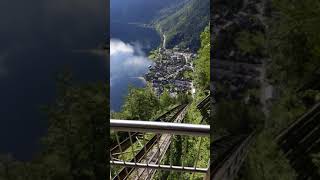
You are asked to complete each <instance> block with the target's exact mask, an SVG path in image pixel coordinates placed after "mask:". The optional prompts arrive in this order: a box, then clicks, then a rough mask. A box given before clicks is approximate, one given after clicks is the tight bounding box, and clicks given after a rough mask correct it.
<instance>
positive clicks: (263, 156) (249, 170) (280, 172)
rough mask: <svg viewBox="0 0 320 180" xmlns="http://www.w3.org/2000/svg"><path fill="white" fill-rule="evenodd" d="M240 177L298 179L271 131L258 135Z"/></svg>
mask: <svg viewBox="0 0 320 180" xmlns="http://www.w3.org/2000/svg"><path fill="white" fill-rule="evenodd" d="M243 172H246V173H243ZM240 176H241V178H239V180H256V179H264V180H275V179H281V180H294V179H296V174H295V171H294V170H293V169H292V168H291V167H290V165H289V162H288V160H287V159H286V158H285V157H284V155H283V154H282V153H281V152H280V151H279V149H278V146H277V145H276V144H275V142H274V139H273V134H272V133H271V132H270V131H269V132H267V131H264V132H263V133H261V134H260V135H258V137H257V140H256V143H255V144H254V145H253V147H252V148H251V149H250V151H249V156H248V158H247V160H246V161H245V164H244V167H243V170H240Z"/></svg>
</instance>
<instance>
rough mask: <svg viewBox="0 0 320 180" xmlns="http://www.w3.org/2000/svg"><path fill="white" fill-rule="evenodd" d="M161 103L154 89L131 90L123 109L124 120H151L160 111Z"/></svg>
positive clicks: (131, 88) (148, 87)
mask: <svg viewBox="0 0 320 180" xmlns="http://www.w3.org/2000/svg"><path fill="white" fill-rule="evenodd" d="M159 109H160V102H159V99H158V97H157V96H156V94H155V93H154V92H153V90H152V87H150V86H147V87H146V88H133V87H130V88H129V92H128V95H127V97H126V98H125V102H124V105H123V107H122V110H121V111H122V115H123V117H124V118H127V119H133V120H151V119H152V118H153V117H154V116H155V115H156V114H157V112H158V111H159Z"/></svg>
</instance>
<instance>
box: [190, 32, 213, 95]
mask: <svg viewBox="0 0 320 180" xmlns="http://www.w3.org/2000/svg"><path fill="white" fill-rule="evenodd" d="M194 66H195V72H194V80H195V82H196V87H197V88H199V89H202V90H205V89H209V86H210V26H207V27H206V28H205V30H204V31H203V32H202V33H201V48H200V49H199V51H198V58H197V59H196V60H195V61H194Z"/></svg>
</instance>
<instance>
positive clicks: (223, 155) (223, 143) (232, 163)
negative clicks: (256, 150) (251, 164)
mask: <svg viewBox="0 0 320 180" xmlns="http://www.w3.org/2000/svg"><path fill="white" fill-rule="evenodd" d="M254 137H255V131H253V132H251V133H247V134H240V135H229V136H224V137H221V138H219V139H217V140H215V141H214V142H213V143H212V144H211V148H212V151H211V153H212V154H211V164H210V179H213V180H216V179H219V180H231V179H234V178H235V177H236V176H237V173H238V171H239V169H240V167H241V165H242V163H243V161H244V160H245V158H246V155H247V153H248V149H249V146H250V145H251V144H252V142H253V140H254ZM207 179H209V178H207Z"/></svg>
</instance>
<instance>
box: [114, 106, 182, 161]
mask: <svg viewBox="0 0 320 180" xmlns="http://www.w3.org/2000/svg"><path fill="white" fill-rule="evenodd" d="M182 106H183V105H177V106H175V107H174V108H172V109H171V110H170V111H167V112H166V113H164V114H162V115H160V116H159V117H158V118H157V119H155V120H154V121H163V122H167V120H166V119H168V118H170V114H172V113H174V112H175V111H177V110H179V108H181V107H182ZM141 136H142V134H141V133H139V132H132V133H131V140H132V143H135V142H136V141H137V139H139V138H141ZM120 146H121V147H120ZM130 146H131V142H130V137H129V134H128V136H127V137H126V138H125V139H124V140H122V141H121V142H120V143H119V144H115V145H114V146H112V148H111V149H110V152H111V154H112V156H113V157H117V156H118V155H119V154H120V151H121V150H122V151H125V150H127V149H128V148H129V147H130Z"/></svg>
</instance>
